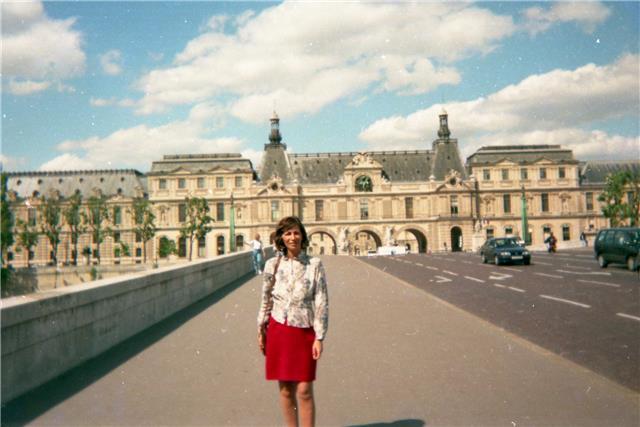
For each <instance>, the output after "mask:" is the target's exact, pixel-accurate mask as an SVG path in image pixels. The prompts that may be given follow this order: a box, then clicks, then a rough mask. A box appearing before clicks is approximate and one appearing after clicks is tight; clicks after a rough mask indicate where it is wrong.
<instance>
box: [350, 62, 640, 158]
mask: <svg viewBox="0 0 640 427" xmlns="http://www.w3.org/2000/svg"><path fill="white" fill-rule="evenodd" d="M639 67H640V59H639V57H638V55H626V56H623V57H622V58H620V59H618V60H617V61H616V62H614V63H613V64H610V65H605V66H597V65H594V64H587V65H585V66H583V67H580V68H577V69H575V70H554V71H551V72H549V73H546V74H540V75H533V76H530V77H528V78H526V79H524V80H522V81H521V82H520V83H518V84H515V85H511V86H508V87H505V88H503V89H501V90H499V91H498V92H496V93H494V94H491V95H489V96H488V97H485V98H478V99H475V100H471V101H466V102H452V103H449V104H446V105H445V106H444V107H445V108H446V110H447V112H448V113H449V124H450V129H451V132H452V136H453V137H455V138H459V139H460V144H461V150H462V152H463V153H464V154H465V155H469V154H471V153H472V152H473V151H474V150H476V149H477V148H479V147H480V146H482V145H493V144H516V145H518V144H533V143H538V144H540V143H553V144H562V145H567V146H570V147H571V148H573V149H574V153H575V154H576V156H584V157H590V156H594V157H595V156H596V153H597V150H598V147H600V150H601V151H602V152H603V154H602V155H603V156H606V155H611V156H616V155H617V156H618V158H623V157H628V156H631V155H633V154H637V153H638V138H637V137H624V136H619V135H608V134H606V133H605V132H603V131H600V130H597V129H596V130H584V129H585V128H586V129H588V128H593V127H597V124H598V123H599V122H600V121H602V120H606V119H611V118H624V117H632V118H637V112H638V111H639V110H640V82H639V79H638V74H637V72H638V71H637V70H638V68H639ZM442 107H443V106H442V105H434V106H431V107H429V108H427V109H424V110H419V111H416V112H414V113H412V114H409V115H408V116H404V117H403V116H392V117H387V118H383V119H380V120H378V121H376V122H374V123H373V124H371V125H370V126H369V127H367V128H366V129H364V130H363V131H362V132H361V133H360V135H359V138H360V139H361V140H363V141H364V142H365V143H366V144H367V145H368V148H369V149H376V150H379V149H389V147H390V146H392V147H394V149H416V148H422V149H424V148H429V147H428V146H426V147H425V145H427V144H426V143H425V142H426V141H425V139H427V138H435V136H436V134H437V130H438V122H437V116H438V114H440V112H441V110H442ZM605 140H606V141H607V143H606V144H604V145H603V144H602V141H605ZM599 144H600V145H599ZM603 147H606V149H605V148H603ZM634 147H635V150H634ZM605 151H606V152H605Z"/></svg>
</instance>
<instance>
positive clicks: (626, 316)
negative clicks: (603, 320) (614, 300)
mask: <svg viewBox="0 0 640 427" xmlns="http://www.w3.org/2000/svg"><path fill="white" fill-rule="evenodd" d="M616 316H620V317H624V318H626V319H632V320H637V321H638V322H640V317H637V316H632V315H630V314H624V313H616Z"/></svg>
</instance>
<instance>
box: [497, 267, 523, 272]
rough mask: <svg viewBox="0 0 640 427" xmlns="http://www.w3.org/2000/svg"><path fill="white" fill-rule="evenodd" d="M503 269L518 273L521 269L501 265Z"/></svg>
mask: <svg viewBox="0 0 640 427" xmlns="http://www.w3.org/2000/svg"><path fill="white" fill-rule="evenodd" d="M502 269H503V270H509V271H516V272H518V273H520V272H521V271H522V270H518V269H517V268H511V267H502Z"/></svg>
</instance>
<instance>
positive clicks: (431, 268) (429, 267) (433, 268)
mask: <svg viewBox="0 0 640 427" xmlns="http://www.w3.org/2000/svg"><path fill="white" fill-rule="evenodd" d="M425 267H427V268H428V269H429V270H435V271H438V269H437V268H435V267H431V266H430V265H425Z"/></svg>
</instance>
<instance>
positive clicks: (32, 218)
mask: <svg viewBox="0 0 640 427" xmlns="http://www.w3.org/2000/svg"><path fill="white" fill-rule="evenodd" d="M27 224H29V226H30V227H34V226H35V225H36V210H35V209H32V208H31V209H27Z"/></svg>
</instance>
